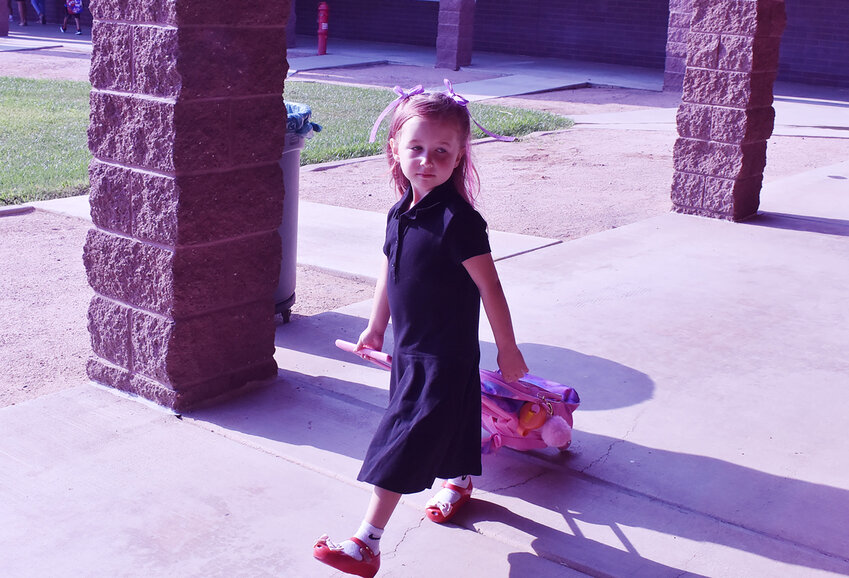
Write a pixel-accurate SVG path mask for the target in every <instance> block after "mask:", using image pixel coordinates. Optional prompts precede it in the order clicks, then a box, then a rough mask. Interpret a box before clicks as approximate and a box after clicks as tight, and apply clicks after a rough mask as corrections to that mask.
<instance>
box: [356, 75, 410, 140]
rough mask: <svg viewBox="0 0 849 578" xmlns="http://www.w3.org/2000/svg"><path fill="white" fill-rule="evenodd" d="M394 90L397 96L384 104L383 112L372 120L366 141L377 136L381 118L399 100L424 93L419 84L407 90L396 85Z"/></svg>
mask: <svg viewBox="0 0 849 578" xmlns="http://www.w3.org/2000/svg"><path fill="white" fill-rule="evenodd" d="M394 90H395V94H397V95H398V98H396V99H395V100H393V101H392V102H390V103H389V104H388V105H386V108H384V109H383V112H381V113H380V116H378V117H377V120H376V121H374V126H372V127H371V134H369V138H368V142H374V139H375V138H376V137H377V129H378V128H379V127H380V123H381V122H383V119H384V118H386V115H387V114H389V113H390V112H392V111H393V110H395V108H396V107H397V106H398V105H399V104H401V102H403V101H405V100H407V99H408V98H410V97H411V96H414V95H416V94H422V93H424V88H422V85H421V84H419V85H416V86H414V87H413V88H410V89H408V90H404V89H403V88H401V87H400V86H396V87H395V89H394Z"/></svg>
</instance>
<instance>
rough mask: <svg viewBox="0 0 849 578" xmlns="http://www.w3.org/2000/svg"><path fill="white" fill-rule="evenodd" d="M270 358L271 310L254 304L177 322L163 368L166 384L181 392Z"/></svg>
mask: <svg viewBox="0 0 849 578" xmlns="http://www.w3.org/2000/svg"><path fill="white" fill-rule="evenodd" d="M140 337H142V338H143V337H144V335H140ZM273 355H274V311H273V307H271V305H270V304H269V303H258V302H254V303H249V304H246V305H242V306H239V307H235V308H231V309H227V310H220V311H217V312H215V313H210V314H205V315H199V316H196V317H192V318H190V319H178V320H176V322H175V323H174V324H173V326H172V328H171V330H170V335H169V343H168V349H167V356H166V358H165V359H164V361H166V367H164V368H163V369H164V370H165V371H166V373H167V379H168V383H170V384H171V386H172V387H173V388H174V389H176V390H178V391H182V390H184V389H186V388H187V387H189V386H190V385H191V384H193V383H197V382H199V381H204V380H207V379H211V378H213V377H215V376H218V375H226V374H229V373H232V372H234V371H238V370H240V369H242V368H245V367H251V366H254V365H258V364H261V363H263V362H265V361H267V360H268V359H270V358H272V357H273Z"/></svg>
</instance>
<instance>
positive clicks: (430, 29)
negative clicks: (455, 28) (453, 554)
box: [295, 0, 439, 46]
mask: <svg viewBox="0 0 849 578" xmlns="http://www.w3.org/2000/svg"><path fill="white" fill-rule="evenodd" d="M318 4H319V0H297V4H296V5H295V13H296V15H297V24H296V30H297V33H298V34H309V35H315V33H316V30H317V29H318V24H317V23H316V18H317V16H318ZM328 5H329V6H330V19H329V20H330V21H329V36H328V46H332V42H333V37H334V36H336V37H337V38H349V39H354V40H368V41H369V42H393V43H402V44H418V45H422V46H435V45H436V28H437V22H438V20H439V2H429V1H426V0H329V1H328Z"/></svg>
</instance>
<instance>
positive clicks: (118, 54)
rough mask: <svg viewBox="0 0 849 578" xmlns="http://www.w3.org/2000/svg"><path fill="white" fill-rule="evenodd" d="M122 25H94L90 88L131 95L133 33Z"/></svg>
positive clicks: (100, 23)
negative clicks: (129, 93)
mask: <svg viewBox="0 0 849 578" xmlns="http://www.w3.org/2000/svg"><path fill="white" fill-rule="evenodd" d="M134 28H135V27H134V26H131V25H129V24H126V23H112V22H98V24H97V26H94V27H93V28H92V29H91V41H92V51H91V68H90V71H89V80H90V81H91V86H92V87H93V88H97V89H100V90H117V91H124V92H133V91H134V86H133V73H132V71H133V38H132V36H133V30H134Z"/></svg>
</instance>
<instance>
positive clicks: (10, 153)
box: [0, 77, 91, 205]
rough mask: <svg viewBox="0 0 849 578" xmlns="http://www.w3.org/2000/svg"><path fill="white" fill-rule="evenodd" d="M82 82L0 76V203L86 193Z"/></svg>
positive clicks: (85, 114) (85, 106)
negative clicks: (0, 169) (0, 167)
mask: <svg viewBox="0 0 849 578" xmlns="http://www.w3.org/2000/svg"><path fill="white" fill-rule="evenodd" d="M88 93H89V84H88V83H87V82H65V81H56V80H28V79H23V78H6V77H0V159H2V160H0V162H2V164H3V170H2V171H0V205H14V204H19V203H23V202H27V201H35V200H40V199H48V198H49V199H55V198H59V197H69V196H73V195H80V194H84V193H86V192H88V162H89V159H90V158H91V155H90V154H89V152H88V144H87V140H86V128H87V127H88Z"/></svg>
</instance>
